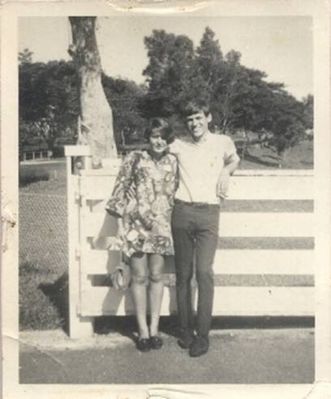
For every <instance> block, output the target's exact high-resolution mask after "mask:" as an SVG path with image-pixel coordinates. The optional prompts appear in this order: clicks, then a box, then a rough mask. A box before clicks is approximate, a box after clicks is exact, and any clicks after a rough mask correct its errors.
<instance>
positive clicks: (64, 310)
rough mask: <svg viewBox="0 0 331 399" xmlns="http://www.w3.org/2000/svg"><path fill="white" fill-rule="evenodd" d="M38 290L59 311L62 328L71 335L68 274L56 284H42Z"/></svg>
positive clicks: (63, 275)
mask: <svg viewBox="0 0 331 399" xmlns="http://www.w3.org/2000/svg"><path fill="white" fill-rule="evenodd" d="M38 288H39V289H40V290H41V291H42V293H43V294H44V295H45V296H46V297H47V298H48V299H49V300H50V302H51V303H52V305H53V306H54V307H55V308H56V309H57V311H58V313H59V316H60V318H61V321H62V323H61V324H62V325H61V327H62V328H63V330H64V331H65V332H66V333H67V334H69V283H68V273H66V272H65V273H63V274H62V276H61V277H59V278H58V279H57V280H56V281H55V282H54V283H40V284H39V286H38Z"/></svg>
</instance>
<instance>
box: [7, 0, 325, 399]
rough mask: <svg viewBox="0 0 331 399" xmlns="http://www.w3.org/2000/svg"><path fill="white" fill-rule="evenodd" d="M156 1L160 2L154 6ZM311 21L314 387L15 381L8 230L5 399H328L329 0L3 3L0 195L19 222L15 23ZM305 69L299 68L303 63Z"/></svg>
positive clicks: (12, 235) (13, 249) (13, 263)
mask: <svg viewBox="0 0 331 399" xmlns="http://www.w3.org/2000/svg"><path fill="white" fill-rule="evenodd" d="M156 3H159V4H156ZM123 13H131V15H133V14H134V13H137V14H140V15H141V14H144V13H145V14H149V15H155V16H158V15H161V14H164V13H167V14H168V15H169V14H171V13H173V14H174V15H175V13H176V16H177V15H178V16H183V17H187V16H188V15H189V16H194V15H199V16H210V15H213V16H217V15H219V16H248V15H251V16H253V15H254V16H257V15H264V16H275V15H279V16H289V15H292V16H312V17H313V26H314V28H313V29H314V97H315V105H314V106H315V109H314V113H315V139H314V140H315V143H314V162H315V163H314V165H315V166H314V169H315V187H314V193H315V196H314V200H315V208H314V209H315V226H314V227H315V266H316V270H315V283H316V290H315V292H316V295H315V298H316V314H315V382H314V384H304V385H299V384H298V385H295V384H286V385H262V384H261V385H242V384H239V385H226V384H219V385H162V386H155V385H150V386H149V385H148V386H147V385H116V386H115V385H70V384H65V385H49V384H47V385H46V384H45V385H42V384H40V385H33V384H31V385H30V384H29V385H27V384H19V375H18V372H19V364H18V348H19V332H18V227H17V223H16V225H15V226H14V227H13V228H11V229H10V230H9V232H8V237H7V238H8V240H9V241H8V244H9V246H8V250H7V251H6V252H5V253H3V254H2V270H1V272H2V275H1V304H2V305H1V315H2V316H1V318H2V320H1V321H2V350H3V366H2V377H3V384H2V387H3V397H4V398H6V399H7V398H20V397H22V398H30V397H31V398H39V397H40V398H44V397H47V398H53V397H54V398H55V397H56V398H58V396H59V395H61V396H62V397H63V398H66V397H68V398H69V397H70V398H72V397H75V398H76V397H77V398H78V397H79V398H84V397H86V398H87V397H91V395H95V396H97V397H98V398H107V399H109V398H122V399H124V398H125V399H129V398H146V397H148V398H155V399H156V398H161V397H164V398H189V397H191V396H192V395H191V394H190V393H189V392H195V393H196V395H195V396H196V397H200V395H201V397H215V398H216V397H223V398H230V399H232V398H234V399H235V398H246V397H252V398H255V399H259V398H265V397H268V398H277V399H278V398H279V397H283V398H306V397H316V398H323V399H325V398H331V249H330V247H331V245H330V243H331V240H330V238H331V237H330V235H331V209H330V208H331V156H330V155H331V154H330V152H331V138H330V2H329V1H328V0H315V1H314V0H301V1H300V0H283V1H279V0H251V1H249V2H247V1H246V2H245V1H243V0H230V1H229V0H228V1H226V0H223V1H222V0H220V1H204V2H197V1H191V2H190V1H187V0H182V1H180V0H179V1H171V0H168V1H164V2H161V3H160V2H159V1H154V2H152V1H145V2H143V1H139V0H136V1H121V2H120V1H119V0H116V1H115V0H114V1H111V0H109V1H107V0H104V1H102V0H101V1H89V2H87V1H80V0H76V1H65V0H62V1H38V0H36V1H32V0H26V1H21V2H15V1H9V2H7V3H5V4H3V5H2V9H1V20H0V22H1V24H0V27H1V196H2V203H4V199H5V202H6V203H7V204H8V206H9V207H10V209H11V211H12V213H13V215H14V217H16V219H17V217H18V162H17V159H18V65H17V50H18V18H19V17H29V16H30V17H32V16H45V17H46V16H48V17H49V16H74V15H80V16H82V15H95V16H105V15H107V16H116V15H123ZM303 67H304V66H303Z"/></svg>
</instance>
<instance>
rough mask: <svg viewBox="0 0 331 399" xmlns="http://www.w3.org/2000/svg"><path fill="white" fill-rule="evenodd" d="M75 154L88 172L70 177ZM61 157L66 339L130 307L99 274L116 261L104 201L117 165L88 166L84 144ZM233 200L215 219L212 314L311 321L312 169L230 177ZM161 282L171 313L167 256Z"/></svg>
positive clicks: (172, 291) (90, 330) (111, 224)
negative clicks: (66, 267) (217, 236)
mask: <svg viewBox="0 0 331 399" xmlns="http://www.w3.org/2000/svg"><path fill="white" fill-rule="evenodd" d="M78 156H80V157H82V159H83V162H84V163H85V168H84V169H81V170H80V171H79V174H74V173H73V172H72V165H73V162H72V161H73V159H74V158H75V157H78ZM66 157H67V184H68V226H69V290H70V295H69V300H70V336H71V337H81V336H86V335H90V334H92V333H93V317H95V316H100V315H125V314H130V313H132V312H133V306H132V301H131V296H130V292H127V293H126V294H125V295H123V294H121V293H119V292H118V291H116V290H115V289H113V288H111V287H108V286H102V285H103V284H102V276H105V275H107V273H109V272H111V271H112V270H113V268H114V267H115V266H116V264H117V262H118V261H119V253H118V252H115V251H113V252H108V251H107V250H105V248H106V246H107V242H108V241H109V240H110V239H111V238H110V237H111V236H114V235H115V234H116V220H115V219H114V218H112V217H111V216H109V215H108V214H107V213H106V212H105V202H106V201H107V199H108V198H109V196H110V195H111V191H112V187H113V184H114V179H115V177H116V174H117V170H118V165H119V163H120V160H112V161H109V164H108V165H107V166H105V167H104V168H102V169H91V168H90V167H89V164H90V156H89V149H88V147H84V146H68V147H66ZM230 199H231V202H230V203H231V207H230V209H228V210H227V209H226V208H225V209H224V210H223V211H221V217H220V245H219V249H218V250H217V253H216V258H215V263H214V271H215V300H214V315H231V316H236V315H240V316H263V315H268V316H312V315H313V314H314V297H313V295H314V289H313V274H314V267H313V266H314V259H313V253H314V251H313V247H314V234H313V205H312V200H313V173H312V171H297V170H276V171H274V170H252V171H242V170H239V171H238V172H236V174H235V175H234V176H233V177H232V179H231V188H230ZM298 200H300V203H299V202H296V201H298ZM257 201H259V202H257ZM261 201H263V202H261ZM284 201H286V202H285V204H286V208H285V209H284ZM239 202H240V210H239V211H237V210H236V208H237V207H236V204H239ZM248 204H250V205H252V204H253V207H252V206H250V207H248V206H247V205H248ZM254 204H255V205H254ZM298 205H300V206H299V207H298ZM303 205H304V206H303ZM243 209H247V210H246V211H243ZM165 277H166V280H167V284H166V289H165V295H164V299H163V304H162V310H161V314H162V315H169V314H172V313H174V312H175V311H176V302H175V286H174V265H173V259H171V258H169V259H168V261H167V265H166V276H165ZM98 281H99V284H98ZM100 282H101V284H100Z"/></svg>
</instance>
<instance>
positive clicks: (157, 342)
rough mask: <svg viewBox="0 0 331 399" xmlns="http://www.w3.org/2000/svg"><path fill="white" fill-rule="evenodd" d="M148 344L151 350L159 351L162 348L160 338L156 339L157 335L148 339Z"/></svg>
mask: <svg viewBox="0 0 331 399" xmlns="http://www.w3.org/2000/svg"><path fill="white" fill-rule="evenodd" d="M149 340H150V344H151V348H152V349H161V348H162V346H163V340H162V338H160V337H158V336H157V335H155V336H153V337H150V339H149Z"/></svg>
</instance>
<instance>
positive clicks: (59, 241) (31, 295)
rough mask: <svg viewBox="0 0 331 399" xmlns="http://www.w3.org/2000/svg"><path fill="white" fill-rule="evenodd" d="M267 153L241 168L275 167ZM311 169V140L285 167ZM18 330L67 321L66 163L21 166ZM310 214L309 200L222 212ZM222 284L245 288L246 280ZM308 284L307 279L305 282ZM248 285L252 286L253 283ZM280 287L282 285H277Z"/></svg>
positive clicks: (264, 244)
mask: <svg viewBox="0 0 331 399" xmlns="http://www.w3.org/2000/svg"><path fill="white" fill-rule="evenodd" d="M272 156H273V155H272V154H269V153H266V152H264V153H261V150H259V149H251V150H250V155H249V156H248V157H247V158H246V159H244V160H243V161H242V163H241V168H242V169H270V168H271V167H272V165H274V166H276V163H275V162H276V161H275V159H273V158H272ZM309 167H310V168H312V167H313V149H312V142H304V143H301V144H300V145H298V146H297V147H295V148H293V149H291V150H290V152H289V154H287V156H286V159H285V162H284V168H294V169H304V168H309ZM19 191H20V269H19V273H20V282H19V298H20V328H21V329H52V328H59V327H64V326H65V325H66V317H67V297H68V279H67V272H68V270H67V236H66V234H67V225H66V220H67V217H66V170H65V161H64V160H63V159H62V160H59V162H56V163H54V162H52V163H40V164H34V165H28V164H24V165H21V166H20V190H19ZM294 209H295V210H296V211H297V212H312V210H313V204H312V201H230V200H229V201H227V202H226V203H225V206H224V208H223V212H230V211H231V212H233V211H237V212H263V211H264V212H286V211H287V212H291V211H293V210H294ZM220 246H221V247H223V248H279V249H285V248H311V247H313V242H312V240H309V239H304V240H300V239H277V238H275V239H272V240H270V239H265V238H256V237H252V238H244V239H243V238H241V239H239V238H229V239H222V240H220ZM240 278H241V279H242V280H241V281H237V282H235V281H233V278H231V276H229V278H228V280H227V279H224V278H223V279H222V285H227V284H232V285H236V284H239V285H240V284H246V283H247V278H246V280H245V277H240ZM308 283H309V284H311V281H310V282H308ZM252 284H255V283H254V281H253V282H252ZM279 284H281V282H280V283H279Z"/></svg>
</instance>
